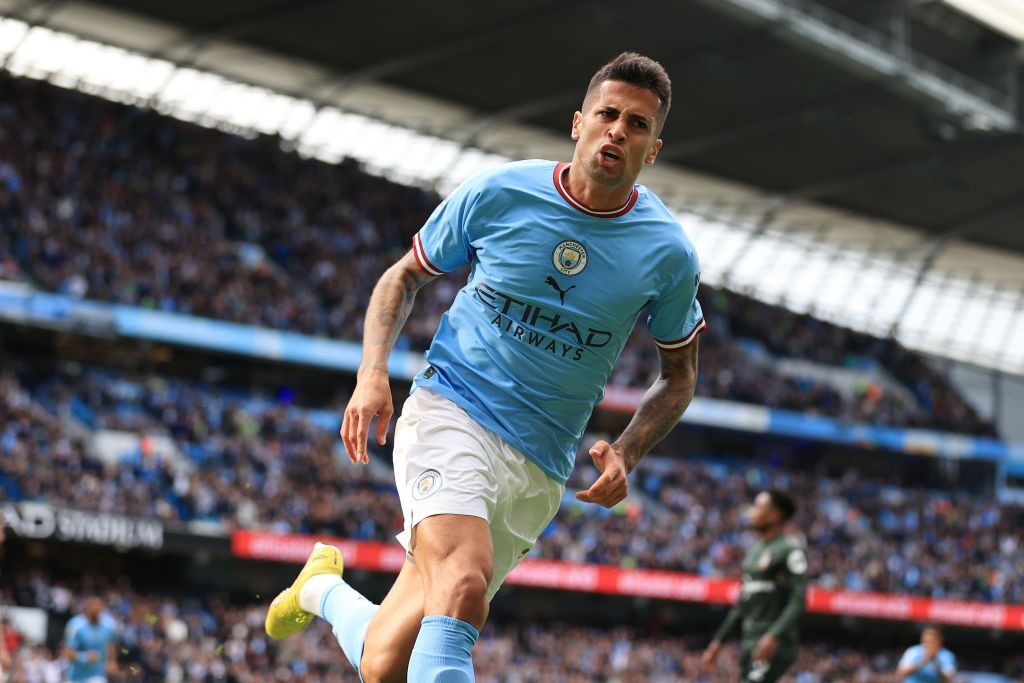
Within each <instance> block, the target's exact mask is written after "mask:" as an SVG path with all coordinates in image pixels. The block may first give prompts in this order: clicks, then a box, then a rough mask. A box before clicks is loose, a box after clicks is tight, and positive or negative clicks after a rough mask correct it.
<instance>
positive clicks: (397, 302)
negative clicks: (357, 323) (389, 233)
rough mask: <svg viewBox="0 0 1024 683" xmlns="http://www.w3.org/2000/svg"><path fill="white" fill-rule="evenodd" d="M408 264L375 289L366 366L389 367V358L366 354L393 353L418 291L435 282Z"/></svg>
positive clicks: (366, 340) (365, 332) (365, 337)
mask: <svg viewBox="0 0 1024 683" xmlns="http://www.w3.org/2000/svg"><path fill="white" fill-rule="evenodd" d="M406 261H408V257H407V258H406V259H403V260H402V261H399V262H398V263H396V264H395V265H394V266H392V267H391V268H389V269H388V271H387V272H385V273H384V275H383V276H381V278H380V280H379V281H378V282H377V286H376V287H374V288H373V294H372V295H371V296H370V303H369V305H368V306H367V308H366V320H365V323H364V329H363V350H364V353H363V363H364V366H365V367H378V366H382V367H385V368H386V367H387V361H386V358H385V359H383V360H382V359H380V358H379V354H371V353H366V351H368V350H370V349H372V348H375V347H384V349H386V351H390V349H391V347H392V346H393V345H394V343H395V341H396V340H397V339H398V334H399V332H400V331H401V329H402V326H403V325H404V324H405V321H406V320H407V319H408V318H409V314H410V313H411V312H412V305H413V302H414V301H415V299H416V292H417V291H419V289H420V287H422V286H423V285H425V284H426V283H427V282H429V281H430V280H432V279H433V278H432V277H430V276H428V275H426V274H423V275H421V276H420V275H417V274H416V273H415V272H414V271H413V270H411V269H410V267H409V266H408V264H407V263H406ZM375 359H376V360H375Z"/></svg>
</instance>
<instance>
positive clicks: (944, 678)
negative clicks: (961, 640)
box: [896, 626, 956, 683]
mask: <svg viewBox="0 0 1024 683" xmlns="http://www.w3.org/2000/svg"><path fill="white" fill-rule="evenodd" d="M896 675H897V676H899V677H901V678H902V679H903V680H904V681H905V683H952V681H953V677H954V676H956V657H954V656H953V653H952V652H950V651H949V650H947V649H946V648H944V647H942V631H940V630H939V629H938V628H937V627H935V626H926V627H925V628H924V630H922V631H921V644H920V645H914V646H913V647H911V648H909V649H908V650H907V651H906V652H904V653H903V657H901V658H900V663H899V666H898V667H897V669H896Z"/></svg>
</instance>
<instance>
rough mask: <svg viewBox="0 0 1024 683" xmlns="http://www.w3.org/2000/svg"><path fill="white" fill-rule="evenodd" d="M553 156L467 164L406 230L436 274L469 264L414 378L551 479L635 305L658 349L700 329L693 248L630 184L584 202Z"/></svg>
mask: <svg viewBox="0 0 1024 683" xmlns="http://www.w3.org/2000/svg"><path fill="white" fill-rule="evenodd" d="M567 172H568V165H567V164H556V163H555V162H552V161H540V160H532V161H520V162H515V163H511V164H506V165H503V166H500V167H498V168H494V169H490V170H487V171H484V172H482V173H479V174H477V175H475V176H474V177H472V178H470V179H469V180H467V181H466V182H465V183H464V184H463V185H462V186H461V187H459V188H458V189H457V190H456V191H455V192H454V193H453V194H452V195H451V196H449V197H448V198H447V199H446V200H445V201H444V202H442V203H441V204H440V205H439V206H438V207H437V209H436V210H435V211H434V213H433V215H431V216H430V218H429V219H428V220H427V222H426V224H425V225H424V226H423V227H422V228H421V229H420V231H419V232H418V233H417V234H416V236H415V238H414V240H413V252H414V254H415V256H416V259H417V260H418V262H419V264H420V266H421V267H422V268H423V269H424V270H426V271H428V272H429V273H431V274H434V275H439V274H441V273H444V272H448V271H452V270H455V269H456V268H459V267H460V266H463V265H465V264H467V263H468V264H470V266H471V270H470V274H469V280H468V282H467V283H466V286H465V287H463V288H462V289H461V290H459V292H458V294H457V295H456V297H455V301H454V302H453V303H452V306H451V308H450V309H449V310H448V312H447V313H445V314H444V315H443V316H442V317H441V322H440V325H439V326H438V329H437V333H436V334H435V336H434V339H433V341H432V342H431V345H430V349H429V350H428V351H427V362H428V363H429V364H430V365H429V367H428V368H427V369H426V370H424V371H423V372H421V373H420V374H419V375H418V376H417V377H416V379H415V381H414V384H413V391H415V389H416V387H427V388H429V389H431V390H432V391H436V392H437V393H439V394H441V395H443V396H446V397H448V398H449V399H451V400H452V401H454V402H455V403H456V404H458V405H459V406H460V407H461V408H462V409H463V410H465V411H466V412H467V413H468V414H469V415H470V416H471V417H472V418H473V419H474V420H476V421H477V422H479V423H480V424H481V425H482V426H484V427H486V428H487V429H490V430H491V431H493V432H495V433H496V434H498V435H499V436H501V437H502V438H504V439H505V440H506V441H508V442H509V443H510V444H511V445H512V446H513V447H515V448H516V449H518V450H520V451H521V452H522V453H523V454H524V455H526V456H527V457H528V458H530V460H532V461H533V462H535V463H536V464H537V465H538V466H539V467H540V468H541V469H542V470H544V472H546V473H547V474H548V475H549V476H550V477H551V478H552V479H555V480H556V481H559V482H561V483H564V482H565V481H566V480H567V479H568V477H569V474H570V472H571V471H572V467H573V463H574V462H575V457H576V447H577V445H578V444H579V441H580V439H581V437H582V436H583V430H584V428H585V427H586V424H587V421H588V420H589V419H590V415H591V413H592V412H593V410H594V406H596V405H597V403H598V402H599V401H600V400H601V398H602V397H603V396H604V386H605V383H606V382H607V381H608V377H609V376H610V375H611V372H612V367H613V366H614V364H615V360H616V359H617V358H618V356H619V353H620V352H621V351H622V348H623V346H624V345H625V343H626V339H627V338H628V337H629V334H630V332H631V331H632V329H633V325H634V323H635V322H636V319H637V316H639V315H640V313H641V312H643V311H645V310H646V311H647V313H648V319H647V325H648V329H649V330H650V332H651V336H652V337H653V338H654V339H655V340H656V343H657V344H658V345H659V346H660V347H661V348H663V349H666V350H676V349H681V348H684V347H686V346H688V345H689V344H691V343H693V341H694V340H695V339H696V337H697V335H698V334H699V333H700V332H701V331H702V330H703V329H704V328H705V324H704V319H703V315H702V314H701V308H700V304H699V303H698V302H697V300H696V294H697V286H698V283H699V281H700V266H699V263H698V261H697V254H696V252H695V250H694V248H693V245H692V244H691V243H690V240H689V239H688V238H687V236H686V234H685V233H684V232H683V229H682V227H681V226H680V225H679V223H678V222H677V221H676V220H675V219H674V218H673V217H672V214H671V213H669V211H668V209H666V208H665V205H664V204H662V203H661V201H660V200H659V199H658V198H657V197H656V196H655V195H654V193H653V192H651V191H650V190H648V189H647V188H645V187H643V186H642V185H637V186H636V187H635V188H634V189H633V193H632V195H631V196H630V198H629V201H628V202H627V203H626V204H625V205H624V206H623V207H621V208H620V209H618V210H613V211H603V212H594V211H591V210H589V209H587V208H586V207H585V206H583V205H582V204H580V203H579V202H578V201H576V200H575V199H574V198H573V197H572V196H571V195H570V194H569V193H568V192H567V191H566V189H565V186H564V184H563V179H564V177H565V174H566V173H567Z"/></svg>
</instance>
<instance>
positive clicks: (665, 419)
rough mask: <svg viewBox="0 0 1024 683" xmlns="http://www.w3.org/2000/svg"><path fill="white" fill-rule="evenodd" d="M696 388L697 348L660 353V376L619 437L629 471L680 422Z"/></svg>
mask: <svg viewBox="0 0 1024 683" xmlns="http://www.w3.org/2000/svg"><path fill="white" fill-rule="evenodd" d="M696 385H697V349H696V347H694V348H693V349H691V350H685V351H681V352H675V353H672V354H671V355H670V354H665V353H663V354H662V375H661V377H659V378H658V380H657V381H656V382H655V383H654V385H653V386H651V388H650V389H648V390H647V393H646V394H644V398H643V400H642V401H641V402H640V406H639V407H638V408H637V410H636V413H635V414H634V415H633V419H632V420H630V422H629V425H628V426H627V427H626V429H625V431H623V432H622V435H621V436H620V437H619V438H618V443H619V444H620V445H621V446H622V447H623V452H624V454H625V457H626V466H627V468H628V469H629V470H630V471H632V470H633V468H634V467H636V464H637V462H639V461H640V458H642V457H643V456H644V455H646V454H647V452H648V451H650V450H651V449H652V448H654V446H656V445H657V444H658V443H659V442H660V441H661V440H662V439H664V438H665V436H666V435H667V434H668V433H669V432H670V431H671V430H672V428H673V427H675V425H676V423H678V422H679V418H680V417H681V416H682V414H683V412H685V411H686V408H687V406H689V405H690V400H691V399H692V398H693V392H694V389H695V388H696Z"/></svg>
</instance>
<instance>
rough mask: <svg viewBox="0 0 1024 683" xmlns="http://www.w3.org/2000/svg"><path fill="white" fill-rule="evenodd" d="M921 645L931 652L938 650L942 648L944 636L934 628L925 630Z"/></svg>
mask: <svg viewBox="0 0 1024 683" xmlns="http://www.w3.org/2000/svg"><path fill="white" fill-rule="evenodd" d="M921 644H922V645H924V646H925V647H926V648H928V649H929V650H933V651H934V650H938V649H939V648H940V647H942V634H940V633H939V632H938V631H936V630H935V629H933V628H929V629H925V631H924V633H922V634H921Z"/></svg>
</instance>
